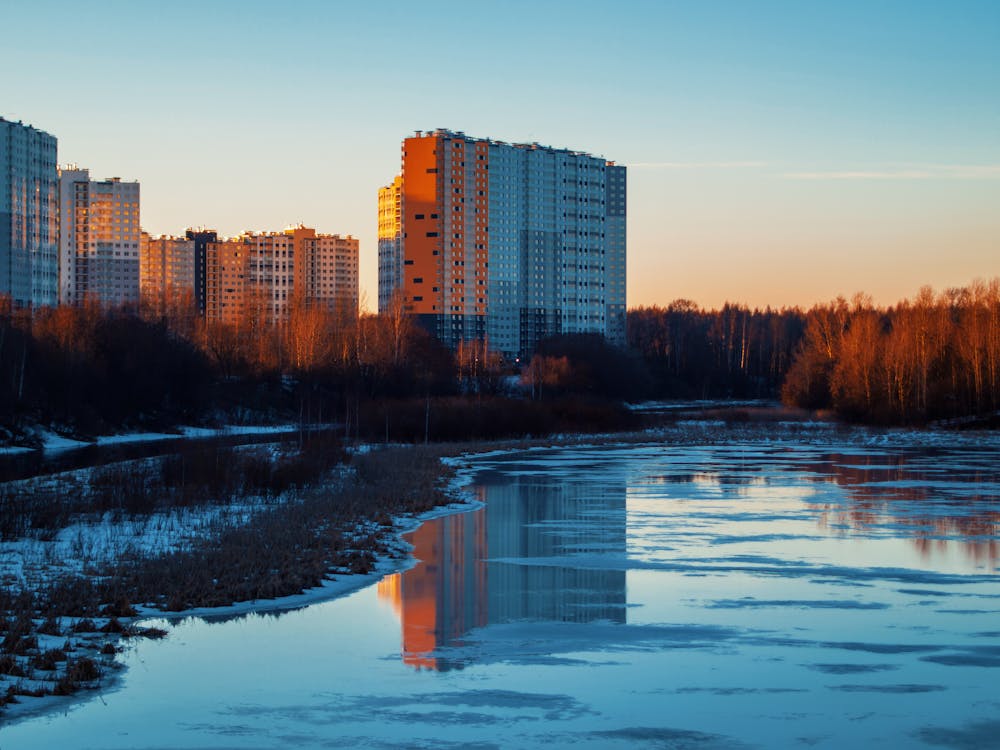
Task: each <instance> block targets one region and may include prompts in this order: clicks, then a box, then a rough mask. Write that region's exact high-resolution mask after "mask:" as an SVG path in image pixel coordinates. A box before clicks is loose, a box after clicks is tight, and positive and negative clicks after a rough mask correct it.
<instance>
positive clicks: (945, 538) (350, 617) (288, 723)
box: [0, 438, 1000, 750]
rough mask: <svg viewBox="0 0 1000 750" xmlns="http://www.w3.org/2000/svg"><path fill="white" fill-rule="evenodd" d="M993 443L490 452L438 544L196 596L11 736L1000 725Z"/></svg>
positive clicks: (376, 735) (157, 744)
mask: <svg viewBox="0 0 1000 750" xmlns="http://www.w3.org/2000/svg"><path fill="white" fill-rule="evenodd" d="M998 459H1000V450H998V449H997V448H995V447H964V448H948V447H935V448H927V447H913V448H906V447H898V446H894V447H885V446H869V445H865V444H864V443H863V442H862V443H856V442H840V443H838V442H837V439H836V438H831V439H829V440H826V441H820V442H819V443H816V442H815V441H814V442H813V443H812V444H803V443H793V442H788V441H780V440H777V441H774V442H769V443H760V442H751V443H746V444H736V445H728V446H719V445H710V446H704V447H690V446H685V447H678V446H668V445H655V444H653V445H638V446H635V445H632V446H619V447H595V448H565V449H549V450H536V451H530V452H527V453H520V454H509V455H498V456H492V457H485V458H480V459H477V460H476V461H475V463H474V465H473V468H474V470H473V471H472V473H471V476H472V480H473V485H472V489H473V492H474V493H475V494H476V495H477V496H478V497H480V498H481V499H482V500H484V501H485V507H484V508H482V509H480V510H477V511H473V512H467V513H462V514H458V515H453V516H448V517H444V518H440V519H437V520H434V521H430V522H427V523H425V524H424V525H423V526H422V527H420V528H419V529H418V530H417V531H416V532H415V533H413V534H412V535H411V537H410V540H411V542H412V543H413V544H414V548H415V549H414V555H415V557H416V558H418V559H419V562H418V563H417V564H416V565H415V566H414V567H412V568H411V569H409V570H406V571H405V572H402V573H399V574H396V575H392V576H388V577H387V578H385V579H383V580H382V581H381V582H380V583H379V584H378V585H377V586H372V587H369V588H367V589H364V590H361V591H358V592H356V593H354V594H352V595H350V596H347V597H344V598H342V599H338V600H335V601H331V602H326V603H322V604H318V605H313V606H310V607H308V608H306V609H302V610H298V611H295V612H290V613H285V614H283V615H280V616H273V615H251V616H248V617H242V618H239V619H235V620H230V621H226V622H205V621H203V620H194V619H192V620H188V621H185V622H182V623H180V624H177V625H175V626H173V627H172V629H171V633H170V636H169V637H168V638H167V639H165V640H163V641H159V642H149V641H147V642H141V643H138V644H137V645H136V647H135V649H134V650H133V651H131V652H130V653H129V654H128V655H127V657H126V660H127V662H128V669H127V671H126V672H125V673H124V674H123V677H122V680H121V683H120V685H119V686H118V687H117V688H116V689H113V690H110V691H106V692H104V693H102V694H101V695H100V697H98V698H91V699H89V700H86V701H77V702H72V703H68V704H67V707H66V709H65V712H64V713H58V714H49V715H46V716H41V717H36V718H31V719H27V720H24V721H21V722H17V723H14V724H12V725H10V726H6V727H3V728H0V748H2V750H13V749H14V748H51V747H64V748H77V747H79V748H149V749H152V748H157V749H165V748H236V747H240V748H257V747H303V748H340V747H345V748H346V747H362V748H402V747H415V748H450V747H471V748H494V747H552V746H565V745H570V744H572V745H573V746H574V747H582V748H591V747H592V748H618V747H620V748H631V747H653V748H741V747H768V748H770V747H798V746H804V747H826V748H843V747H845V746H855V747H870V746H874V745H875V744H876V743H882V744H883V746H885V747H892V748H901V747H902V748H905V747H951V748H976V747H984V748H987V747H998V746H1000V692H998V690H997V684H998V680H1000V572H998V567H1000V563H998V559H1000V539H998V524H1000V460H998Z"/></svg>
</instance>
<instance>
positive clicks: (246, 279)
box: [205, 225, 359, 323]
mask: <svg viewBox="0 0 1000 750" xmlns="http://www.w3.org/2000/svg"><path fill="white" fill-rule="evenodd" d="M358 252H359V243H358V240H357V239H356V238H354V237H351V236H350V235H348V236H346V237H342V236H340V235H337V234H317V233H316V230H315V229H311V228H309V227H304V226H301V225H300V226H297V227H289V228H288V229H286V230H285V231H283V232H244V233H243V234H241V235H240V236H239V237H233V238H230V239H227V240H221V241H216V242H208V243H207V246H206V262H205V315H206V317H207V318H209V319H211V320H217V321H223V322H227V323H237V322H239V321H240V320H241V319H244V318H245V317H246V316H248V315H250V316H260V317H262V318H264V319H265V320H267V321H271V322H277V321H281V320H285V319H287V318H288V313H289V310H290V307H291V305H292V304H293V303H294V302H295V301H296V300H300V301H301V302H302V303H304V304H305V305H323V306H325V307H326V308H328V309H329V310H331V311H346V312H349V313H351V314H356V313H357V308H358Z"/></svg>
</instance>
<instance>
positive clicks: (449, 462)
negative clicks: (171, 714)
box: [0, 451, 506, 728]
mask: <svg viewBox="0 0 1000 750" xmlns="http://www.w3.org/2000/svg"><path fill="white" fill-rule="evenodd" d="M500 452H506V451H493V452H491V455H492V454H494V453H500ZM476 455H478V454H476ZM461 462H462V457H449V458H445V459H442V464H443V465H445V466H456V465H458V464H460V463H461ZM470 481H471V471H470V470H469V469H467V468H466V469H463V470H459V471H456V473H455V476H454V477H452V479H451V480H450V481H449V482H448V486H447V490H446V493H447V494H448V496H450V497H453V498H456V500H455V501H454V502H451V503H448V504H446V505H439V506H437V507H435V508H432V509H430V510H428V511H425V512H423V513H420V514H418V515H415V516H400V517H397V518H394V519H393V526H392V530H391V531H390V532H389V534H387V536H389V537H391V538H392V541H391V542H389V550H388V552H387V553H386V554H383V555H380V556H378V557H377V558H376V560H375V564H374V566H373V570H372V571H371V572H370V573H364V574H361V573H335V574H332V575H331V577H330V578H328V579H325V580H324V581H323V582H322V583H321V584H320V585H319V586H315V587H313V588H309V589H306V590H304V591H302V592H301V593H298V594H290V595H288V596H282V597H275V598H272V599H253V600H248V601H242V602H235V603H233V604H230V605H227V606H222V607H195V608H191V609H186V610H180V611H176V612H171V611H164V610H159V609H156V608H153V607H144V606H137V607H135V609H136V611H137V612H138V614H137V615H135V616H134V617H130V618H119V621H120V622H121V623H122V624H123V625H124V626H125V627H126V628H140V629H141V628H146V627H150V626H156V625H157V624H163V623H167V624H171V623H176V622H179V621H181V620H186V619H188V618H200V619H204V620H219V621H225V620H230V619H234V618H238V617H242V616H246V615H251V614H266V613H272V614H273V613H280V612H288V611H292V610H296V609H302V608H304V607H308V606H310V605H313V604H320V603H322V602H327V601H332V600H334V599H338V598H340V597H342V596H347V595H348V594H351V593H354V592H355V591H360V590H361V589H364V588H366V587H368V586H371V585H373V584H376V583H378V582H379V581H380V580H381V579H382V578H383V577H385V576H387V575H391V574H393V573H401V572H404V571H406V570H409V569H410V568H412V567H413V566H414V565H416V564H417V562H418V561H417V559H416V558H414V557H413V554H412V552H413V545H411V544H409V543H408V542H407V541H406V540H405V539H404V537H405V536H406V535H408V534H411V533H413V532H414V531H416V530H417V529H419V528H420V526H421V525H423V524H424V523H425V522H426V521H431V520H434V519H436V518H441V517H444V516H449V515H455V514H458V513H467V512H470V511H475V510H478V509H480V508H482V507H483V503H482V502H481V501H479V500H476V499H474V498H472V497H471V496H468V495H467V494H466V490H465V487H466V486H467V485H468V484H469V482H470ZM97 619H100V618H97ZM107 619H110V618H107ZM101 622H103V620H101ZM167 637H169V631H168V634H167ZM90 640H91V641H92V642H94V643H96V645H98V646H103V645H104V644H107V643H110V644H112V645H113V646H115V647H119V646H120V645H121V643H122V640H123V637H122V636H121V635H119V634H113V633H108V634H105V635H103V637H101V636H98V637H96V638H91V639H90ZM102 667H103V668H104V671H103V673H102V675H101V677H100V679H99V681H98V682H97V684H96V685H95V686H94V687H93V688H90V689H83V690H80V691H78V692H76V693H74V694H73V695H68V696H60V695H53V694H48V695H44V696H39V697H30V696H21V697H20V701H19V702H18V703H11V704H8V705H7V706H5V707H4V708H3V709H0V728H2V727H3V726H4V725H5V724H10V723H14V722H17V721H22V720H26V719H30V718H37V717H40V716H51V715H56V714H59V713H68V712H69V711H70V710H71V709H72V708H73V707H74V706H76V705H80V704H82V703H85V702H88V701H91V700H100V699H101V696H103V695H106V694H108V693H110V692H114V691H115V690H118V689H119V688H121V686H122V684H123V682H124V679H123V678H124V674H125V672H126V671H127V669H128V667H127V666H126V665H125V664H123V663H121V662H119V661H108V662H104V663H103V664H102Z"/></svg>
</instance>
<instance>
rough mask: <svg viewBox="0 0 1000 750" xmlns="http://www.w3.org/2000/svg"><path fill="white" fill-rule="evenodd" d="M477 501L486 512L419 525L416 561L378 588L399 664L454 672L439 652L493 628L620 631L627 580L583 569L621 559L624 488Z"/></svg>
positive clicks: (513, 491)
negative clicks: (391, 617)
mask: <svg viewBox="0 0 1000 750" xmlns="http://www.w3.org/2000/svg"><path fill="white" fill-rule="evenodd" d="M478 492H479V497H480V499H481V500H484V501H486V507H484V508H482V509H480V510H476V511H472V512H469V513H459V514H457V515H451V516H445V517H442V518H439V519H435V520H433V521H428V522H427V523H424V524H423V525H422V526H420V528H418V529H417V530H416V531H415V532H414V533H413V534H412V535H410V537H409V541H410V543H411V544H413V546H414V550H413V555H414V557H416V558H417V560H419V561H420V562H418V563H417V565H416V566H415V567H413V568H411V569H410V570H408V571H405V572H403V573H397V574H394V575H391V576H387V577H385V578H384V579H383V580H382V581H381V582H380V583H379V584H378V596H379V598H380V599H382V600H384V601H386V602H389V603H390V604H391V606H392V607H393V609H394V610H395V612H396V614H397V616H398V617H399V619H400V622H401V624H402V654H403V661H404V662H405V663H406V664H409V665H411V666H413V667H417V668H425V669H434V670H439V671H443V670H447V669H450V668H452V667H455V666H460V665H459V664H456V663H454V662H451V661H449V660H448V659H447V658H443V657H442V656H441V654H440V653H439V650H440V649H441V648H443V647H446V646H459V645H462V638H463V636H464V635H465V634H466V633H468V632H469V631H470V630H472V629H473V628H478V627H483V626H486V625H490V624H499V623H507V622H514V621H519V620H530V621H534V622H540V621H550V622H594V621H598V620H604V621H611V622H621V623H624V622H625V571H624V570H604V569H600V568H599V567H597V566H595V567H587V560H588V557H589V556H591V555H600V554H606V553H610V554H614V555H615V556H621V555H624V552H625V486H624V484H620V485H617V486H615V485H611V486H608V485H602V486H600V487H593V486H589V485H582V484H575V483H573V482H570V481H567V480H566V478H565V477H560V478H559V479H558V480H552V481H545V482H543V481H540V480H539V479H515V480H513V481H512V482H510V483H504V484H502V485H486V486H481V487H479V489H478ZM574 563H579V564H578V565H577V564H574Z"/></svg>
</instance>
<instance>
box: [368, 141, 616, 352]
mask: <svg viewBox="0 0 1000 750" xmlns="http://www.w3.org/2000/svg"><path fill="white" fill-rule="evenodd" d="M625 180H626V172H625V167H623V166H617V165H615V163H614V162H610V161H606V160H604V159H603V158H599V157H595V156H592V155H590V154H586V153H583V152H579V151H571V150H568V149H556V148H551V147H548V146H541V145H539V144H537V143H531V144H523V143H515V144H509V143H504V142H501V141H494V140H490V139H482V138H472V137H469V136H466V135H465V134H464V133H461V132H453V131H450V130H435V131H433V132H429V133H423V132H421V131H418V132H417V133H416V135H415V136H413V137H411V138H406V139H405V140H404V141H403V146H402V172H401V174H400V175H399V176H397V177H396V178H395V179H394V180H393V182H392V183H391V184H390V185H388V186H386V187H384V188H382V189H381V190H379V195H378V201H379V208H378V219H379V221H378V251H379V309H380V310H388V309H390V308H392V307H393V306H402V308H403V309H404V310H405V311H406V312H407V313H409V314H411V315H413V316H415V318H416V319H417V320H418V321H419V322H420V323H421V324H422V325H423V326H424V327H425V328H427V329H428V330H429V331H430V332H432V333H433V334H434V335H436V336H437V337H438V338H439V339H441V340H442V341H444V342H445V343H447V344H448V345H449V346H451V347H452V348H455V347H457V346H458V345H459V343H460V342H463V341H486V342H487V343H488V346H489V347H490V348H491V349H493V350H495V351H499V352H502V353H504V354H506V355H507V356H508V357H510V358H517V357H525V356H528V355H530V354H531V352H533V351H534V349H535V348H536V346H537V345H538V342H539V341H541V340H542V339H544V338H546V337H548V336H553V335H558V334H566V333H599V334H602V335H603V336H605V337H606V338H607V339H608V340H610V341H612V342H614V343H617V344H624V343H625V270H626V264H625V260H626V243H625V213H626V211H625V209H626V183H625Z"/></svg>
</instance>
